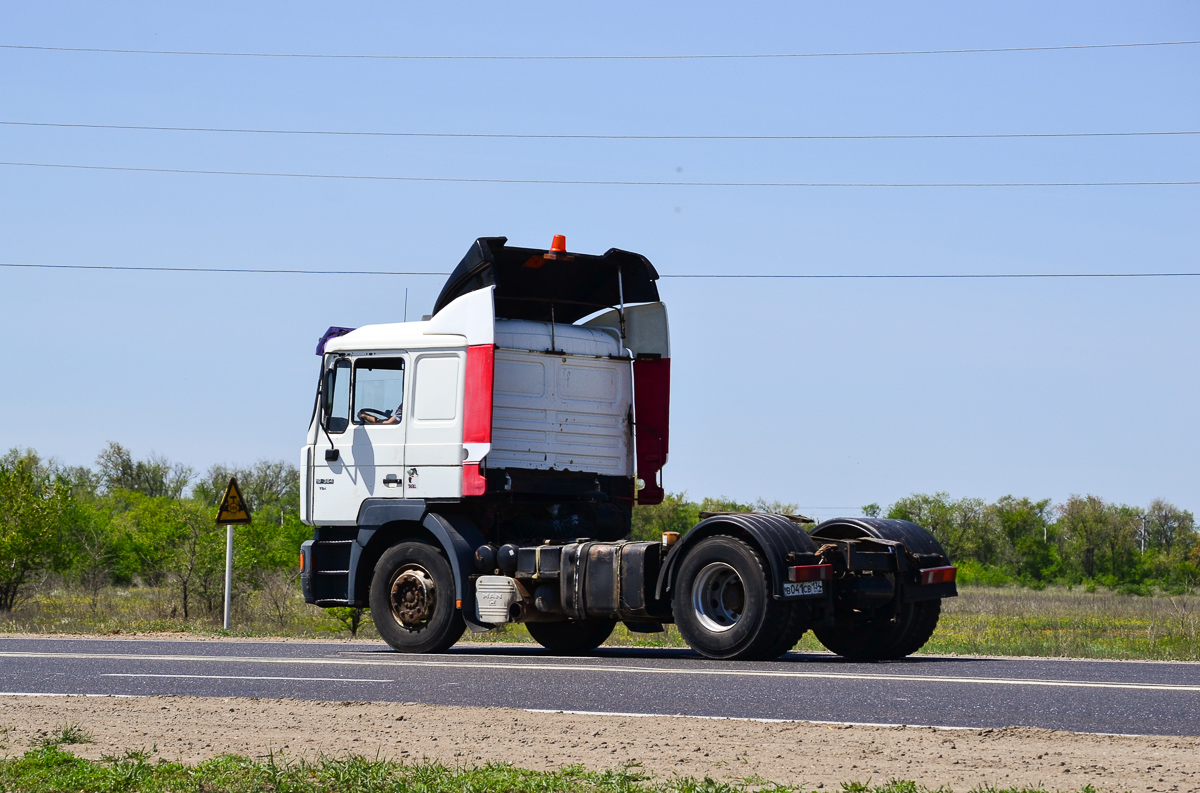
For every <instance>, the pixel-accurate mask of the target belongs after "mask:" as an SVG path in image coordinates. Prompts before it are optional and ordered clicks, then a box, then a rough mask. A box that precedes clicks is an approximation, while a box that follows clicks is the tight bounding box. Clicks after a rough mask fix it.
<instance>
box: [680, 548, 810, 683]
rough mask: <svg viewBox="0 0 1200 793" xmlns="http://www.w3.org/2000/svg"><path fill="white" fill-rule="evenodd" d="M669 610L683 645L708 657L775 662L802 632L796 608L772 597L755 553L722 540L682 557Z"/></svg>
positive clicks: (799, 609)
mask: <svg viewBox="0 0 1200 793" xmlns="http://www.w3.org/2000/svg"><path fill="white" fill-rule="evenodd" d="M671 608H672V612H673V613H674V616H675V624H676V625H677V626H678V628H679V633H680V634H681V635H682V636H683V639H684V641H686V642H687V643H688V646H689V647H691V648H692V649H693V650H695V651H696V652H698V653H700V654H701V655H703V656H706V657H708V658H721V659H731V660H745V661H749V660H767V659H771V658H778V657H779V656H780V655H783V654H784V653H786V652H787V651H788V650H790V649H791V648H792V647H793V646H794V645H795V644H796V642H797V641H799V640H800V636H801V635H802V634H803V633H804V630H805V627H806V626H805V620H804V612H803V610H802V607H801V606H800V605H799V604H796V603H790V602H788V601H784V600H776V599H775V598H774V597H773V596H772V593H771V580H770V576H769V575H768V574H767V567H766V564H765V562H764V561H763V559H762V557H761V556H760V555H759V553H758V551H756V550H755V549H754V548H752V547H751V546H750V545H748V544H747V543H745V542H743V541H741V540H738V539H735V538H733V537H726V536H715V537H709V538H707V539H704V540H701V541H700V542H699V543H697V544H696V546H695V547H694V548H693V549H692V550H691V552H690V553H688V555H687V556H685V557H684V558H683V561H682V562H681V563H680V565H679V570H678V573H677V574H676V577H675V584H674V591H673V593H672V600H671Z"/></svg>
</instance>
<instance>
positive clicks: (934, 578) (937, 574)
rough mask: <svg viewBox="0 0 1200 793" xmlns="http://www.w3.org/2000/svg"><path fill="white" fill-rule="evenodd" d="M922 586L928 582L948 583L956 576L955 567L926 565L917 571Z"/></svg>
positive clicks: (956, 570)
mask: <svg viewBox="0 0 1200 793" xmlns="http://www.w3.org/2000/svg"><path fill="white" fill-rule="evenodd" d="M919 573H920V580H921V585H922V586H928V585H929V584H950V583H953V582H954V579H955V578H957V577H958V568H957V567H927V568H925V569H924V570H921V571H919Z"/></svg>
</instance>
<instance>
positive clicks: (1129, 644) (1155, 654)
mask: <svg viewBox="0 0 1200 793" xmlns="http://www.w3.org/2000/svg"><path fill="white" fill-rule="evenodd" d="M960 591H961V594H960V596H959V597H957V598H953V599H950V600H947V601H946V602H945V603H944V606H943V612H942V619H941V622H940V623H939V625H938V629H937V632H936V633H935V634H934V635H933V638H932V639H931V640H930V641H929V643H928V644H926V645H925V648H924V649H923V651H922V652H925V653H960V654H966V655H1031V656H1043V657H1071V658H1119V659H1147V660H1180V661H1200V596H1197V595H1195V594H1187V595H1165V594H1159V595H1153V596H1140V595H1134V594H1121V593H1117V592H1112V591H1109V590H1104V589H1093V591H1090V592H1089V591H1087V590H1085V589H1080V588H1076V589H1066V588H1062V587H1048V588H1046V589H1043V590H1033V589H1023V588H1019V587H1015V586H1009V587H986V586H964V587H961V589H960ZM172 612H174V616H172ZM233 625H234V629H233V630H232V631H230V632H229V633H226V632H225V631H223V630H222V629H221V624H220V614H219V613H218V614H201V615H199V616H194V617H193V618H192V619H191V620H188V621H186V622H185V621H184V620H182V619H180V618H179V615H178V608H177V607H176V606H175V604H174V603H173V602H172V600H171V597H170V594H169V593H168V592H166V591H163V590H156V589H150V588H130V589H110V590H106V591H104V592H103V593H102V594H101V596H100V598H99V599H98V601H97V602H96V604H95V607H93V604H92V601H91V599H90V598H88V597H86V596H84V595H82V594H79V593H75V592H72V591H70V590H68V589H63V588H57V589H47V590H45V591H43V592H41V593H38V594H37V595H35V597H33V598H32V599H31V600H30V601H29V602H27V603H26V604H24V605H23V606H21V607H20V608H18V609H17V610H16V611H13V612H12V613H10V614H8V615H3V616H0V632H9V633H62V634H112V633H158V632H185V633H189V634H192V635H202V636H203V635H211V636H225V635H233V636H246V637H265V636H288V637H304V638H331V637H344V638H348V637H349V633H348V631H347V621H346V620H344V619H339V618H338V616H337V615H336V614H335V613H330V612H327V611H325V610H323V609H319V608H316V607H315V606H309V605H307V604H305V603H304V601H303V599H302V598H301V597H300V594H299V592H298V591H296V589H295V588H294V587H292V588H287V587H279V588H278V589H276V590H273V591H262V592H251V593H246V594H243V595H241V596H239V597H238V598H236V599H235V601H234V613H233ZM358 638H360V639H378V634H377V633H376V631H375V628H374V625H372V623H371V620H370V618H369V617H367V618H364V619H363V621H362V624H361V626H360V628H359V631H358ZM463 638H464V640H465V641H472V642H498V643H519V642H532V641H533V640H532V638H531V637H530V636H529V632H528V631H527V630H526V629H525V627H524V626H522V625H507V626H504V628H502V629H500V630H496V631H490V632H488V633H484V634H474V633H470V632H468V633H467V634H466V635H465V636H464V637H463ZM608 645H609V646H619V647H685V646H686V645H685V643H684V641H683V639H682V637H681V636H680V635H679V631H678V630H677V629H676V628H675V626H673V625H668V626H667V629H666V631H664V632H661V633H651V634H646V633H632V632H630V631H629V630H628V629H627V628H626V627H625V626H624V625H618V626H617V629H616V631H614V632H613V635H612V638H611V639H610V640H609V641H608ZM796 649H797V650H801V651H820V650H822V649H824V648H822V647H821V644H820V642H818V641H817V640H816V638H815V637H814V636H813V635H812V633H811V632H810V633H806V634H805V635H804V638H803V639H801V641H800V643H799V645H797V647H796Z"/></svg>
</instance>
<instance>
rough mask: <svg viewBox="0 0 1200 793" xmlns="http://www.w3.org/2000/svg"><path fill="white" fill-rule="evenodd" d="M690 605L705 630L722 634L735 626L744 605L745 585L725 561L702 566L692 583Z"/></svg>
mask: <svg viewBox="0 0 1200 793" xmlns="http://www.w3.org/2000/svg"><path fill="white" fill-rule="evenodd" d="M692 608H693V609H695V612H696V619H697V620H699V622H700V624H701V625H702V626H704V628H705V630H709V631H712V632H713V633H724V632H725V631H727V630H729V629H730V628H732V627H733V626H734V625H736V624H737V621H738V620H739V619H740V618H741V616H742V611H743V610H744V609H745V608H746V587H745V584H743V583H742V577H741V576H740V575H738V572H737V570H734V569H733V567H731V566H730V565H728V564H726V563H725V562H713V563H712V564H709V565H707V566H705V567H704V568H703V569H702V570H701V571H700V572H699V573H698V574H697V575H696V582H695V583H694V584H693V585H692Z"/></svg>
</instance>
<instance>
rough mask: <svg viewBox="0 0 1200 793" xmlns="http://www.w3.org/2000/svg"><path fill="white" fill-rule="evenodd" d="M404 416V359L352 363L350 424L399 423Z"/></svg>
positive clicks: (364, 359) (363, 360) (370, 359)
mask: <svg viewBox="0 0 1200 793" xmlns="http://www.w3.org/2000/svg"><path fill="white" fill-rule="evenodd" d="M403 417H404V359H403V358H359V359H358V360H357V361H356V362H355V364H354V423H355V424H399V423H400V421H401V420H402V419H403Z"/></svg>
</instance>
